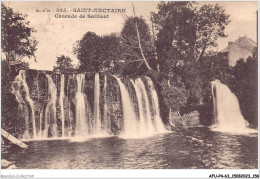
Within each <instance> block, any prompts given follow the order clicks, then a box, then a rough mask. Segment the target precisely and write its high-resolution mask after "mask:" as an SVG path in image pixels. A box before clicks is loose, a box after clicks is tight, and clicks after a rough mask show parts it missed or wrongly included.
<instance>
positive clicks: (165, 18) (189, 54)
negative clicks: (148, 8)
mask: <svg viewBox="0 0 260 179" xmlns="http://www.w3.org/2000/svg"><path fill="white" fill-rule="evenodd" d="M158 9H159V11H158V12H157V13H153V15H152V21H153V24H154V25H155V27H156V30H157V39H156V49H157V54H158V59H159V64H160V71H161V72H164V73H177V74H178V75H180V76H181V77H182V80H183V82H184V84H185V88H186V89H187V90H189V91H190V92H189V94H190V97H189V103H193V104H198V103H199V104H200V103H201V102H202V101H201V98H202V96H203V89H202V87H203V86H204V85H203V83H204V82H203V80H202V79H203V78H204V77H203V74H202V73H201V71H200V70H201V69H199V68H198V67H199V66H200V65H201V61H202V59H203V57H204V56H205V55H207V50H208V49H210V48H211V47H214V46H216V40H217V39H218V38H220V37H226V35H225V33H224V30H225V27H226V25H227V24H228V23H229V22H230V21H229V20H228V18H229V16H228V15H226V14H225V11H224V9H223V8H222V7H220V6H219V5H218V4H215V5H207V4H206V5H203V6H201V7H200V8H196V6H195V2H161V3H159V4H158Z"/></svg>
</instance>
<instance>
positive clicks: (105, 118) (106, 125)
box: [103, 75, 111, 132]
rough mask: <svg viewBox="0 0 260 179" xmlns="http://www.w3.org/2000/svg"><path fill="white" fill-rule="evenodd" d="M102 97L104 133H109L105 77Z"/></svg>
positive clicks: (105, 77) (105, 78)
mask: <svg viewBox="0 0 260 179" xmlns="http://www.w3.org/2000/svg"><path fill="white" fill-rule="evenodd" d="M103 96H104V114H103V116H104V117H103V121H104V126H105V128H106V131H107V132H108V131H110V128H111V124H110V120H109V119H108V117H107V76H106V75H105V76H104V89H103Z"/></svg>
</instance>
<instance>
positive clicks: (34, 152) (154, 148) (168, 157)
mask: <svg viewBox="0 0 260 179" xmlns="http://www.w3.org/2000/svg"><path fill="white" fill-rule="evenodd" d="M28 144H29V146H30V147H29V149H24V150H21V149H19V148H16V147H15V146H9V148H8V149H6V148H5V149H3V151H2V156H3V157H2V158H5V159H7V160H8V161H14V162H15V165H16V166H17V167H18V168H27V169H30V168H63V169H70V168H74V169H80V168H82V169H87V168H92V169H96V168H99V169H101V168H139V169H142V168H154V169H157V168H172V169H186V168H189V169H190V168H235V169H240V168H241V169H242V168H257V163H258V161H257V134H250V135H230V134H225V133H220V132H212V131H210V130H208V129H207V128H199V129H195V128H194V129H192V130H190V131H189V130H188V131H176V132H172V133H166V134H160V135H156V136H153V137H150V138H143V139H122V138H118V137H107V138H93V139H89V140H88V141H85V142H72V141H70V140H53V141H31V142H29V143H28Z"/></svg>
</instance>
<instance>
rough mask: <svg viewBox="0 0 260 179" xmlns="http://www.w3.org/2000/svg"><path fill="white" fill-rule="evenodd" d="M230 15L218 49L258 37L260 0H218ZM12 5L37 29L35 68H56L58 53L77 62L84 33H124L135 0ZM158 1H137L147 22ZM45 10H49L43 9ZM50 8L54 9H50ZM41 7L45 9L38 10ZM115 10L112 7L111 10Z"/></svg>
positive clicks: (31, 61)
mask: <svg viewBox="0 0 260 179" xmlns="http://www.w3.org/2000/svg"><path fill="white" fill-rule="evenodd" d="M207 3H214V4H215V3H217V2H205V1H203V2H199V5H201V4H207ZM218 3H219V4H220V5H221V6H223V8H224V9H225V11H226V13H227V14H229V15H230V20H231V23H230V24H229V25H228V26H227V27H226V30H225V33H226V34H227V35H228V37H227V38H223V39H219V40H218V47H217V49H216V50H222V49H224V48H225V47H226V46H227V45H228V42H229V41H235V40H236V39H237V38H239V36H244V35H246V36H247V37H249V38H250V39H252V40H254V41H256V39H257V30H256V11H257V1H255V2H253V1H252V2H250V1H244V2H243V1H240V2H239V1H238V2H234V1H233V2H232V1H231V2H227V1H226V2H223V1H221V2H218ZM5 4H6V5H7V6H8V7H11V8H13V10H14V11H15V12H19V13H22V14H27V15H28V16H27V20H28V21H30V26H31V27H33V28H35V29H36V32H35V33H34V34H33V35H32V36H33V37H35V38H36V39H37V40H38V41H39V44H38V47H37V51H36V53H35V56H36V60H37V62H35V61H34V60H33V59H25V60H26V61H28V62H29V64H30V68H31V69H39V70H52V69H53V66H55V61H56V59H57V56H59V55H65V56H69V57H71V58H72V59H73V64H75V65H76V64H77V63H78V60H77V58H76V56H75V55H74V54H73V47H74V46H75V43H76V41H77V40H80V39H81V38H82V37H83V35H84V34H85V33H86V32H88V31H92V32H95V33H96V34H97V35H105V34H109V33H112V32H116V33H120V31H121V29H122V27H123V23H124V19H125V17H126V16H133V8H132V2H131V1H121V2H115V1H112V2H106V1H99V2H98V1H96V2H90V1H89V2H87V1H80V2H75V1H74V2H68V1H66V2H65V1H64V2H60V1H56V2H55V1H53V2H50V1H49V2H40V1H38V2H37V1H27V2H26V1H25V2H19V1H16V2H5ZM157 4H158V1H157V2H156V1H151V2H148V1H143V2H140V1H139V2H138V1H136V2H134V7H135V12H136V15H137V16H143V17H144V18H145V19H146V20H147V22H148V23H149V21H148V17H149V16H150V12H156V11H157V8H156V7H157ZM57 8H61V9H64V8H66V11H68V12H56V11H57ZM73 8H86V9H89V8H91V9H92V10H93V9H94V8H105V9H125V11H126V12H125V13H112V12H110V13H104V12H98V13H96V12H73ZM44 10H45V12H43V11H44ZM47 10H50V12H47ZM37 11H41V12H37ZM110 11H111V10H110ZM65 14H67V15H72V14H75V15H77V18H56V17H55V15H56V16H57V15H65ZM80 14H83V15H85V16H87V15H88V14H92V15H109V18H79V16H80Z"/></svg>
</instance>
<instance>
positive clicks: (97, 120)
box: [94, 73, 102, 135]
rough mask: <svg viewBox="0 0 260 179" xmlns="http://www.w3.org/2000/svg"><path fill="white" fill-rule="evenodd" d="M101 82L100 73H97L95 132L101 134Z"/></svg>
mask: <svg viewBox="0 0 260 179" xmlns="http://www.w3.org/2000/svg"><path fill="white" fill-rule="evenodd" d="M99 102H100V82H99V74H98V73H96V74H95V89H94V119H95V134H96V135H100V134H101V132H102V131H101V120H100V104H99Z"/></svg>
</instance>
